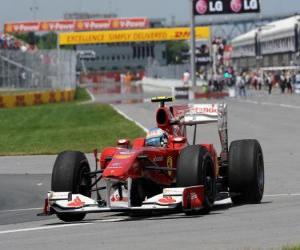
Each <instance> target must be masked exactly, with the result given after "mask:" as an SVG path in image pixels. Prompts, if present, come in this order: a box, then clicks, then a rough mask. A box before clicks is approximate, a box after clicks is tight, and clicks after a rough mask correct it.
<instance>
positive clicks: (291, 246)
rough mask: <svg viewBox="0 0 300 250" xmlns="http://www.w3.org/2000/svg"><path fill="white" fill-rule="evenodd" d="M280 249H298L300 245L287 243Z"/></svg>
mask: <svg viewBox="0 0 300 250" xmlns="http://www.w3.org/2000/svg"><path fill="white" fill-rule="evenodd" d="M282 250H300V245H288V246H284V247H283V248H282Z"/></svg>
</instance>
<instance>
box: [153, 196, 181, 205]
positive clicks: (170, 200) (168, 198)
mask: <svg viewBox="0 0 300 250" xmlns="http://www.w3.org/2000/svg"><path fill="white" fill-rule="evenodd" d="M158 202H159V203H161V204H166V205H168V204H174V203H176V202H177V201H176V200H175V199H174V198H173V197H172V196H166V197H163V198H161V199H159V200H158Z"/></svg>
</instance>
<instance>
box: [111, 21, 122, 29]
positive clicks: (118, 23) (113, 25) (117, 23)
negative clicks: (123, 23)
mask: <svg viewBox="0 0 300 250" xmlns="http://www.w3.org/2000/svg"><path fill="white" fill-rule="evenodd" d="M111 26H112V28H113V29H118V28H120V21H119V20H113V21H112V24H111Z"/></svg>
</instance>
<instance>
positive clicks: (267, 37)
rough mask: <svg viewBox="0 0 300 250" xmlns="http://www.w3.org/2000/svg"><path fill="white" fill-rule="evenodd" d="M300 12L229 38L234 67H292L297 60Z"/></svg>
mask: <svg viewBox="0 0 300 250" xmlns="http://www.w3.org/2000/svg"><path fill="white" fill-rule="evenodd" d="M299 41H300V15H295V16H292V17H289V18H286V19H282V20H279V21H276V22H271V23H269V24H267V25H264V26H261V27H258V28H256V29H254V30H251V31H249V32H247V33H245V34H243V35H240V36H238V37H236V38H235V39H233V40H232V50H233V51H232V61H233V65H234V66H235V68H236V69H237V70H239V71H241V70H248V69H250V70H252V69H259V68H262V67H263V68H266V67H276V68H283V67H285V68H286V67H294V66H299V65H300V62H299V59H300V57H299V56H300V51H299V48H300V47H299V45H300V44H299Z"/></svg>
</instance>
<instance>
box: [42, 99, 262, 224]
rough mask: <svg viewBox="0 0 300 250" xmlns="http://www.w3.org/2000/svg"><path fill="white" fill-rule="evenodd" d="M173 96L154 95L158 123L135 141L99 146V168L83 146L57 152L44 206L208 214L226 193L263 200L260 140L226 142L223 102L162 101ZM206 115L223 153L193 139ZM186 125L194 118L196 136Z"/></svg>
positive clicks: (77, 212) (77, 214) (64, 213)
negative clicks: (190, 139)
mask: <svg viewBox="0 0 300 250" xmlns="http://www.w3.org/2000/svg"><path fill="white" fill-rule="evenodd" d="M171 101H172V98H171V97H156V98H152V102H158V103H160V105H159V108H158V110H157V112H156V122H157V128H154V129H150V130H149V132H148V134H147V136H146V137H145V138H137V139H135V140H134V141H133V142H130V141H129V140H127V139H120V140H118V142H117V145H116V146H114V147H107V148H105V149H104V150H103V151H102V153H101V156H100V157H99V154H98V152H97V150H95V152H94V155H95V159H96V169H95V170H94V171H92V170H91V169H90V165H89V163H88V161H87V158H86V157H85V155H84V154H83V153H81V152H75V151H65V152H62V153H60V154H59V155H58V156H57V159H56V161H55V164H54V167H53V172H52V180H51V191H50V192H48V195H47V198H46V199H45V206H44V212H43V214H46V215H51V214H56V215H57V217H58V218H59V219H61V220H63V221H79V220H82V219H84V217H85V216H86V214H87V213H100V212H128V214H129V215H131V214H132V213H133V214H134V213H136V212H138V213H139V214H140V213H142V214H143V213H147V211H148V212H149V211H151V212H152V211H179V212H180V211H182V212H185V213H186V214H187V215H189V214H198V213H202V214H205V213H208V212H209V211H210V210H211V208H212V207H213V205H214V202H216V201H218V200H220V199H224V198H229V197H231V199H232V202H233V204H241V203H259V202H260V201H261V199H262V197H263V192H264V161H263V152H262V149H261V146H260V144H259V142H258V141H257V140H253V139H247V140H238V141H233V142H231V144H230V147H229V148H228V133H227V106H226V104H186V105H173V106H166V105H165V103H166V102H171ZM207 123H217V124H218V132H219V137H220V142H221V153H220V154H219V155H217V152H216V150H215V148H214V146H213V145H212V144H196V130H197V125H198V124H207ZM188 126H194V137H193V142H192V143H191V144H190V143H189V142H188V140H187V127H188ZM100 184H101V185H100ZM100 191H101V192H100ZM101 193H102V195H101ZM103 193H105V195H103ZM102 196H104V197H102Z"/></svg>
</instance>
